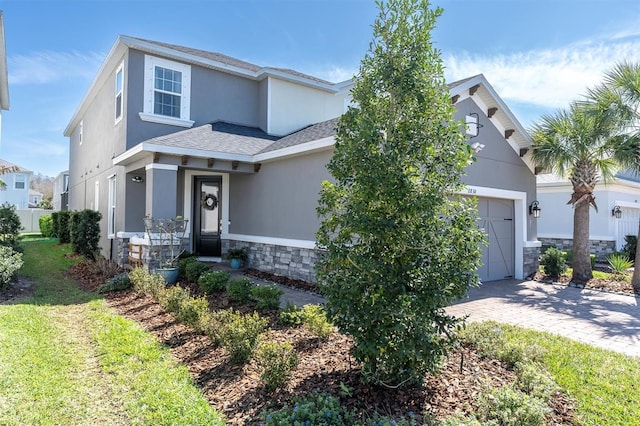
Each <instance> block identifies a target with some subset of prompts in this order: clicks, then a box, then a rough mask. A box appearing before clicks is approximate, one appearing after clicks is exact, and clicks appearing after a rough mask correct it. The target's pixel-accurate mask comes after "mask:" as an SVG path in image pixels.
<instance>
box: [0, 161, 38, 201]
mask: <svg viewBox="0 0 640 426" xmlns="http://www.w3.org/2000/svg"><path fill="white" fill-rule="evenodd" d="M0 167H3V168H6V169H10V170H15V171H12V172H9V173H5V174H3V175H0V180H2V181H3V182H4V183H5V185H4V188H3V189H2V190H0V204H4V203H9V204H13V205H14V206H16V209H18V210H20V209H27V208H29V182H30V180H31V175H33V172H32V171H30V170H27V169H25V168H23V167H20V166H17V165H15V164H13V163H10V162H8V161H5V160H2V159H0Z"/></svg>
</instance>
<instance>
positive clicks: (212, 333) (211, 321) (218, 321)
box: [202, 309, 235, 346]
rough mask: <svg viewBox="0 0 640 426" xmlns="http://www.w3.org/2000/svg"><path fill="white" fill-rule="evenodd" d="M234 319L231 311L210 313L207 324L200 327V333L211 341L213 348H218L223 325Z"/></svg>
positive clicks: (223, 310) (220, 342) (224, 310)
mask: <svg viewBox="0 0 640 426" xmlns="http://www.w3.org/2000/svg"><path fill="white" fill-rule="evenodd" d="M234 318H235V313H234V312H233V309H222V310H219V311H213V312H210V314H209V318H208V319H207V322H206V323H205V324H203V325H202V332H203V333H204V334H205V335H206V336H207V337H208V338H209V340H211V343H212V344H213V345H214V346H220V345H221V344H222V340H221V335H222V334H221V330H222V327H223V325H224V324H227V323H229V322H231V321H232V320H233V319H234Z"/></svg>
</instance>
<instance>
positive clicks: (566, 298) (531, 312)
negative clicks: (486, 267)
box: [447, 280, 640, 356]
mask: <svg viewBox="0 0 640 426" xmlns="http://www.w3.org/2000/svg"><path fill="white" fill-rule="evenodd" d="M447 312H448V313H449V314H452V315H455V316H461V315H467V314H468V315H469V318H468V321H485V320H494V321H498V322H503V323H509V324H513V325H518V326H522V327H527V328H532V329H535V330H540V331H548V332H551V333H556V334H560V335H562V336H566V337H569V338H571V339H575V340H578V341H581V342H584V343H587V344H590V345H593V346H599V347H602V348H606V349H611V350H614V351H617V352H622V353H624V354H627V355H634V356H640V297H634V296H626V295H617V294H611V293H606V292H600V291H593V290H586V289H582V290H581V289H578V288H574V287H566V286H561V285H552V284H543V283H538V282H536V281H514V280H506V281H495V282H488V283H484V284H483V285H482V286H480V287H478V288H472V289H471V290H470V291H469V294H468V297H467V298H465V299H464V300H462V301H461V302H459V303H457V304H455V305H453V306H450V307H449V308H447Z"/></svg>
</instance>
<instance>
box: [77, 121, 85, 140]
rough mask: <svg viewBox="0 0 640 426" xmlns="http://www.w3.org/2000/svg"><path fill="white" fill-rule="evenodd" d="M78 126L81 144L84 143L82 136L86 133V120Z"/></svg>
mask: <svg viewBox="0 0 640 426" xmlns="http://www.w3.org/2000/svg"><path fill="white" fill-rule="evenodd" d="M78 127H79V131H78V139H79V140H80V145H82V138H83V133H84V120H82V121H80V124H79V125H78Z"/></svg>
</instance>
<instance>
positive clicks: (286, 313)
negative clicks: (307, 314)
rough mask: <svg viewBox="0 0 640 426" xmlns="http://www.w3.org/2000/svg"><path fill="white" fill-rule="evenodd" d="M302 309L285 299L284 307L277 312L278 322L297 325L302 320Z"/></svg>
mask: <svg viewBox="0 0 640 426" xmlns="http://www.w3.org/2000/svg"><path fill="white" fill-rule="evenodd" d="M303 315H304V314H303V311H302V309H301V308H299V307H297V306H296V305H294V304H293V303H291V302H290V301H289V300H287V302H286V304H285V307H284V309H282V310H280V312H279V313H278V322H279V323H280V324H284V325H293V326H298V325H302V323H303V322H304V316H303Z"/></svg>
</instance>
